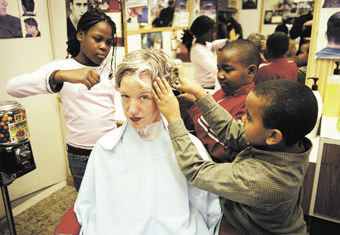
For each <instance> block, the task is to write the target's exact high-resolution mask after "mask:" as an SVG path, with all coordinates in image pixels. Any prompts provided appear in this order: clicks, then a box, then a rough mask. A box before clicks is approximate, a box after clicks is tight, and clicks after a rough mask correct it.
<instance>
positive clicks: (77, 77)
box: [54, 67, 100, 89]
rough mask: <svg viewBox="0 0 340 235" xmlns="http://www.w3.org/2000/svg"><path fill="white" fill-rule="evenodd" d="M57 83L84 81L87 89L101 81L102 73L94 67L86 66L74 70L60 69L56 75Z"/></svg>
mask: <svg viewBox="0 0 340 235" xmlns="http://www.w3.org/2000/svg"><path fill="white" fill-rule="evenodd" d="M54 80H55V82H56V83H61V82H69V83H82V84H84V85H85V86H86V87H87V89H91V87H93V86H94V85H96V84H97V83H99V82H100V75H99V73H97V72H96V71H94V70H93V69H92V68H88V67H84V68H80V69H72V70H60V71H58V72H57V73H56V74H55V75H54Z"/></svg>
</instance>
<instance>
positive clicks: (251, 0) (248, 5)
mask: <svg viewBox="0 0 340 235" xmlns="http://www.w3.org/2000/svg"><path fill="white" fill-rule="evenodd" d="M242 9H243V10H244V9H257V0H242Z"/></svg>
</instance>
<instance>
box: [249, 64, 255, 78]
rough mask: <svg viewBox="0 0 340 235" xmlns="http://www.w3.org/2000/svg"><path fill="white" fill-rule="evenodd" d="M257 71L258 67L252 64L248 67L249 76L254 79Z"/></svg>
mask: <svg viewBox="0 0 340 235" xmlns="http://www.w3.org/2000/svg"><path fill="white" fill-rule="evenodd" d="M256 71H257V68H256V65H254V64H252V65H249V66H248V76H251V77H254V76H255V74H256Z"/></svg>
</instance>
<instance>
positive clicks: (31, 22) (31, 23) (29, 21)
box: [24, 17, 38, 30]
mask: <svg viewBox="0 0 340 235" xmlns="http://www.w3.org/2000/svg"><path fill="white" fill-rule="evenodd" d="M24 23H25V24H28V25H29V26H35V27H36V28H37V30H38V22H37V21H36V20H35V19H34V18H32V17H31V18H27V19H25V20H24Z"/></svg>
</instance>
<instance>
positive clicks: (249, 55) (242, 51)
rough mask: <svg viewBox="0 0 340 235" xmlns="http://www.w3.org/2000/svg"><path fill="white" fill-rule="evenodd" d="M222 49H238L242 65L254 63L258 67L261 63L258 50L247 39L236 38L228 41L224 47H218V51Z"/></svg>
mask: <svg viewBox="0 0 340 235" xmlns="http://www.w3.org/2000/svg"><path fill="white" fill-rule="evenodd" d="M224 50H237V51H239V53H238V55H239V60H240V63H241V64H242V65H243V66H244V67H248V66H249V65H252V64H254V65H256V68H258V67H259V65H260V63H261V54H260V50H259V49H258V48H257V46H256V44H255V43H253V42H251V41H250V40H247V39H238V40H235V41H232V42H228V43H227V44H226V45H225V46H224V47H222V48H221V49H220V52H223V51H224Z"/></svg>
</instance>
